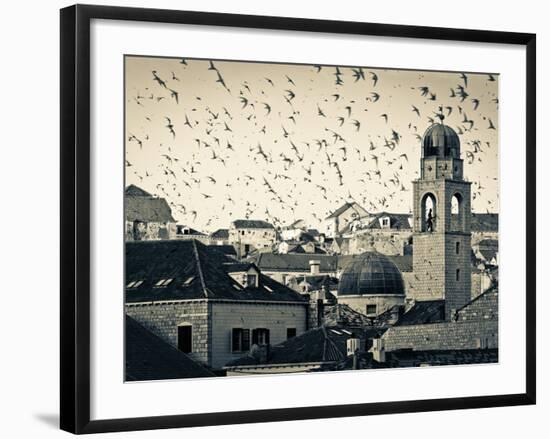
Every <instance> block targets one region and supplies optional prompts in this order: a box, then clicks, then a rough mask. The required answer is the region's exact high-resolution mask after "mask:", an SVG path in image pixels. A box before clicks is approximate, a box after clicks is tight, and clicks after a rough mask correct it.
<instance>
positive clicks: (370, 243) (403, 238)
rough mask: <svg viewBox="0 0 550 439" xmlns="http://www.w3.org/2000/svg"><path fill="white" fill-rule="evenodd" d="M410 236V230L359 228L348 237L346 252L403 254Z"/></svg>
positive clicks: (354, 253)
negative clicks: (358, 230) (359, 229)
mask: <svg viewBox="0 0 550 439" xmlns="http://www.w3.org/2000/svg"><path fill="white" fill-rule="evenodd" d="M411 236H412V230H392V229H371V230H361V231H360V232H357V233H356V234H355V235H354V236H353V237H352V238H351V239H350V243H349V250H348V252H347V254H350V255H358V254H361V253H364V252H366V251H377V252H378V253H382V254H383V255H389V256H393V255H403V252H404V249H405V245H406V244H407V243H408V242H409V239H410V238H411Z"/></svg>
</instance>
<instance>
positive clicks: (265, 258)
mask: <svg viewBox="0 0 550 439" xmlns="http://www.w3.org/2000/svg"><path fill="white" fill-rule="evenodd" d="M312 260H317V261H320V266H319V270H320V271H322V272H325V273H326V272H334V271H336V267H337V265H336V264H337V259H336V257H335V256H333V255H322V254H315V255H314V254H308V253H304V254H301V253H291V254H275V253H260V254H259V255H258V256H257V259H256V265H257V266H258V267H259V268H260V270H265V271H308V272H309V271H310V265H309V261H312Z"/></svg>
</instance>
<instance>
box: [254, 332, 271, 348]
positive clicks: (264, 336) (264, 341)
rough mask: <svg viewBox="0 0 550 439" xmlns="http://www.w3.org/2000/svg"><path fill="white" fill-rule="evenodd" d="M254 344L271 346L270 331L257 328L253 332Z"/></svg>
mask: <svg viewBox="0 0 550 439" xmlns="http://www.w3.org/2000/svg"><path fill="white" fill-rule="evenodd" d="M252 344H257V345H260V346H261V345H268V344H269V329H266V328H256V329H254V330H253V331H252Z"/></svg>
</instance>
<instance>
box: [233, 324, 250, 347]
mask: <svg viewBox="0 0 550 439" xmlns="http://www.w3.org/2000/svg"><path fill="white" fill-rule="evenodd" d="M249 350H250V329H243V328H233V329H232V331H231V352H248V351H249Z"/></svg>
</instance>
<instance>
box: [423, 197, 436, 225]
mask: <svg viewBox="0 0 550 439" xmlns="http://www.w3.org/2000/svg"><path fill="white" fill-rule="evenodd" d="M420 211H421V218H420V221H421V224H420V225H421V230H422V231H423V232H433V231H435V229H436V212H437V209H436V200H435V196H434V195H433V194H431V193H429V192H428V193H427V194H425V195H424V196H423V197H422V201H421V209H420Z"/></svg>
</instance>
